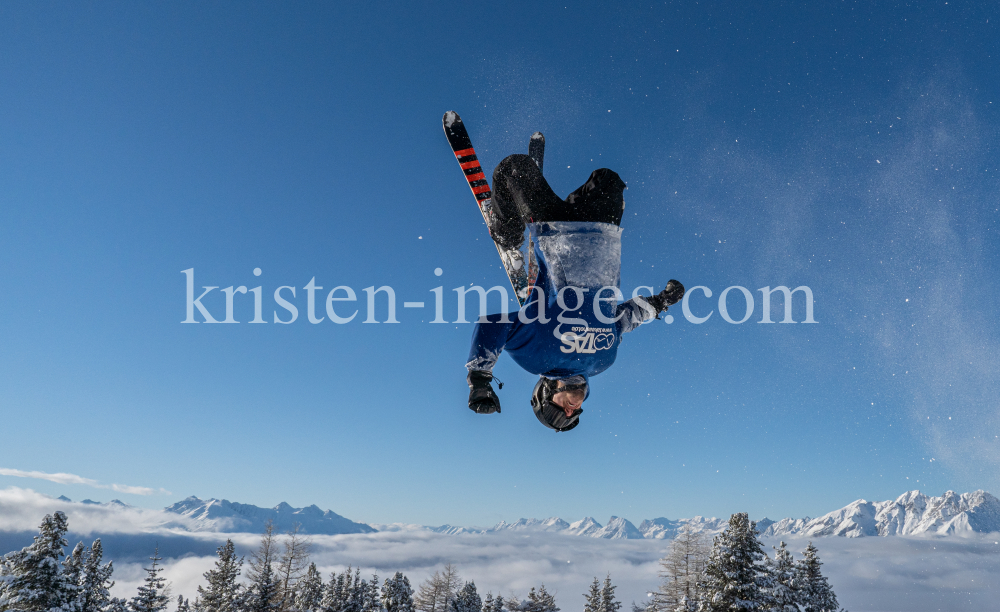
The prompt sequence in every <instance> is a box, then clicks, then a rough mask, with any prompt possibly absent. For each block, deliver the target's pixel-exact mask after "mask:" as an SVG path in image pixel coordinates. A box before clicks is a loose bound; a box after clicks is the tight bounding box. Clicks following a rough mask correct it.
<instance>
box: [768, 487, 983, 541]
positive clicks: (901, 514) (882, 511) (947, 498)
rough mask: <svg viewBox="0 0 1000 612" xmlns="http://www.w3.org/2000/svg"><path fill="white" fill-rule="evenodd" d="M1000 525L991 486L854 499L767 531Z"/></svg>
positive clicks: (955, 530)
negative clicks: (886, 498) (890, 498)
mask: <svg viewBox="0 0 1000 612" xmlns="http://www.w3.org/2000/svg"><path fill="white" fill-rule="evenodd" d="M994 531H1000V500H998V499H997V498H996V497H993V496H992V495H990V494H989V493H987V492H985V491H982V490H980V491H974V492H972V493H963V494H961V495H959V494H957V493H955V492H954V491H948V492H946V493H945V494H944V495H942V496H941V497H929V496H927V495H924V494H923V493H921V492H920V491H907V492H906V493H903V494H902V495H900V496H899V497H897V498H896V499H895V500H894V501H878V502H870V501H865V500H863V499H859V500H857V501H854V502H852V503H850V504H848V505H846V506H844V507H843V508H840V509H839V510H834V511H833V512H830V513H828V514H824V515H823V516H821V517H819V518H815V519H809V518H808V517H807V518H804V519H782V520H780V521H777V522H775V523H770V524H769V525H768V527H767V528H766V529H764V530H763V535H765V536H784V535H792V536H803V537H821V536H844V537H848V538H858V537H863V536H891V535H918V534H938V535H952V534H968V533H989V532H994Z"/></svg>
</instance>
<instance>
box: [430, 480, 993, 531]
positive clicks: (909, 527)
mask: <svg viewBox="0 0 1000 612" xmlns="http://www.w3.org/2000/svg"><path fill="white" fill-rule="evenodd" d="M684 525H690V526H691V527H692V528H694V530H695V531H703V532H705V533H708V534H715V533H718V532H720V531H722V530H723V529H724V528H725V526H726V521H725V520H724V519H718V518H714V517H712V518H705V517H701V516H696V517H694V518H690V519H677V520H671V519H667V518H656V519H651V520H645V521H643V522H642V523H640V524H639V526H638V527H636V526H635V525H634V524H632V523H631V522H629V521H628V520H626V519H623V518H620V517H617V516H612V517H611V520H609V521H608V524H607V525H604V526H601V524H600V523H598V522H597V521H595V520H594V519H593V518H590V517H587V518H584V519H582V520H579V521H576V522H575V523H567V522H566V521H564V520H563V519H561V518H557V517H552V518H548V519H545V520H539V519H524V518H523V519H520V520H518V521H516V522H513V523H507V522H504V521H501V522H500V523H498V524H497V525H496V526H495V527H492V528H490V529H480V530H476V529H469V528H466V527H455V526H452V525H442V526H441V527H434V528H432V530H433V531H436V532H438V533H446V534H462V533H481V534H489V533H498V532H501V531H545V532H556V533H562V534H565V535H574V536H588V537H592V538H607V539H647V540H648V539H657V540H659V539H672V538H674V536H676V535H677V531H678V530H679V529H680V528H681V527H682V526H684ZM757 528H758V529H759V530H760V532H761V534H762V535H764V536H775V537H778V536H801V537H823V536H845V537H849V538H856V537H863V536H890V535H917V534H924V533H933V534H939V535H951V534H962V533H973V532H978V533H989V532H995V531H1000V500H998V499H997V498H996V497H994V496H992V495H990V494H989V493H987V492H985V491H975V492H973V493H963V494H961V495H959V494H957V493H955V492H954V491H948V492H946V493H945V494H944V495H942V496H941V497H930V496H928V495H924V494H923V493H921V492H920V491H908V492H906V493H903V494H902V495H900V496H899V497H898V498H896V499H895V500H890V501H876V502H870V501H866V500H863V499H859V500H857V501H854V502H852V503H850V504H848V505H846V506H844V507H843V508H840V509H839V510H834V511H833V512H830V513H827V514H824V515H823V516H821V517H819V518H815V519H811V518H809V517H806V518H801V519H793V518H784V519H781V520H780V521H774V520H771V519H768V518H763V519H761V520H759V521H757Z"/></svg>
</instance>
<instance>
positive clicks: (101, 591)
mask: <svg viewBox="0 0 1000 612" xmlns="http://www.w3.org/2000/svg"><path fill="white" fill-rule="evenodd" d="M103 561H104V547H103V546H102V544H101V539H100V538H97V539H96V540H94V543H93V544H91V545H90V548H88V549H87V550H86V551H84V553H83V567H82V569H81V571H80V575H79V579H78V580H79V581H78V585H79V587H80V588H79V590H78V591H77V602H78V603H77V610H78V612H108V610H109V608H110V607H111V606H112V604H113V603H115V602H118V601H119V600H117V599H116V598H113V597H111V587H113V586H115V583H114V581H112V580H111V574H112V573H113V572H114V568H113V565H112V563H111V561H108V562H107V563H104V564H103V565H102V562H103ZM121 603H124V602H121Z"/></svg>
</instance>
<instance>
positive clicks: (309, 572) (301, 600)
mask: <svg viewBox="0 0 1000 612" xmlns="http://www.w3.org/2000/svg"><path fill="white" fill-rule="evenodd" d="M323 592H324V591H323V576H322V575H320V573H319V570H318V569H316V564H315V563H310V564H309V567H308V568H306V574H305V576H303V577H302V579H301V580H299V582H298V584H297V585H296V586H295V597H294V602H293V605H292V609H293V611H294V612H320V608H321V606H322V605H323Z"/></svg>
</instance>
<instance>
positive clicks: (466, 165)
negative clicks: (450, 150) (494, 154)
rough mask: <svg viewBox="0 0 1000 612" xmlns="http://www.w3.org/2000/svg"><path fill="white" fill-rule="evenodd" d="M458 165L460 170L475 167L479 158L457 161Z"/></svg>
mask: <svg viewBox="0 0 1000 612" xmlns="http://www.w3.org/2000/svg"><path fill="white" fill-rule="evenodd" d="M458 165H459V166H461V167H462V170H468V169H469V168H475V167H476V166H478V165H479V160H478V159H474V160H472V161H469V162H464V163H462V162H459V164H458Z"/></svg>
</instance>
